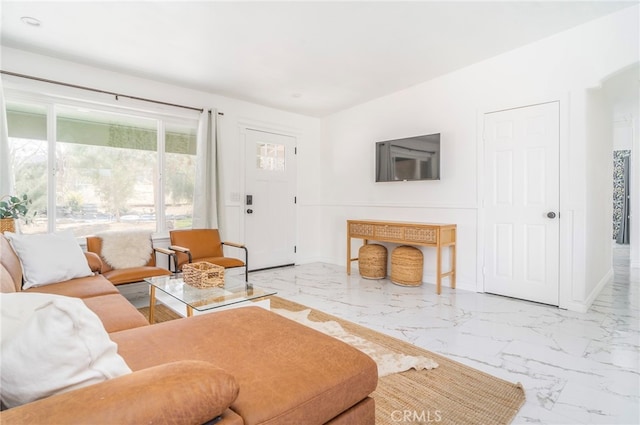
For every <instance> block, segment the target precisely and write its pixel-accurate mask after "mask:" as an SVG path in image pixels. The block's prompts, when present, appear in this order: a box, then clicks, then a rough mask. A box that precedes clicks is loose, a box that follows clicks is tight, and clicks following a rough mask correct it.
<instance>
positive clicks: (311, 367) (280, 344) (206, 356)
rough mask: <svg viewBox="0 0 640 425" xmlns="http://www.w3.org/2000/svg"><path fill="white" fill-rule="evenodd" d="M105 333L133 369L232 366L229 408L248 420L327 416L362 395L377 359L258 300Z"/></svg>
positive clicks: (373, 379) (369, 388)
mask: <svg viewBox="0 0 640 425" xmlns="http://www.w3.org/2000/svg"><path fill="white" fill-rule="evenodd" d="M110 336H111V339H112V340H113V341H115V342H116V343H117V344H118V352H119V353H120V355H121V356H122V357H123V358H124V359H125V361H126V362H127V364H128V365H129V366H130V367H131V369H132V370H134V371H135V370H140V369H145V368H147V367H151V366H155V365H159V364H163V363H168V362H172V361H176V360H204V361H209V362H211V363H213V364H214V365H216V366H218V367H220V368H222V369H224V370H227V371H229V372H230V373H233V375H234V376H235V378H236V380H237V382H238V385H239V387H240V393H239V395H238V398H237V399H236V401H235V402H234V403H233V404H232V405H231V408H232V409H233V410H234V411H235V412H236V413H238V414H239V415H240V416H242V418H243V420H244V423H245V424H246V425H251V424H260V423H292V424H303V423H325V422H327V421H329V420H330V419H331V418H334V417H335V416H337V415H339V414H340V413H341V412H344V411H345V410H347V409H349V408H351V407H352V406H354V405H356V404H357V403H359V402H360V401H361V400H363V399H365V398H366V397H367V396H368V395H369V394H370V393H371V392H373V390H374V389H375V387H376V384H377V382H378V379H377V378H378V372H377V366H376V364H375V362H374V361H373V360H372V359H371V358H370V357H368V356H367V355H365V354H364V353H362V352H360V351H358V350H356V349H355V348H353V347H351V346H349V345H347V344H345V343H343V342H341V341H339V340H337V339H334V338H331V337H329V336H327V335H324V334H321V333H320V332H317V331H315V330H313V329H310V328H307V327H306V326H303V325H300V324H298V323H295V322H293V321H291V320H288V319H285V318H283V317H281V316H279V315H277V314H275V313H272V312H270V311H266V310H264V309H262V308H258V307H244V308H238V309H234V310H227V311H221V312H216V313H211V314H204V315H199V316H193V317H189V318H185V319H180V320H173V321H169V322H163V323H158V324H155V325H153V326H146V327H143V328H136V329H130V330H126V331H122V332H115V333H112V334H111V335H110ZM149 353H153V355H149Z"/></svg>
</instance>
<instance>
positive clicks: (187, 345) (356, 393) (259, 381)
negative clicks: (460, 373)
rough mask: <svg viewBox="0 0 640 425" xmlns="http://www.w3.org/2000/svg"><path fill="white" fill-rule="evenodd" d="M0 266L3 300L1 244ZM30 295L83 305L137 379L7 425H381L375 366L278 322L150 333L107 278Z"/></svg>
mask: <svg viewBox="0 0 640 425" xmlns="http://www.w3.org/2000/svg"><path fill="white" fill-rule="evenodd" d="M86 256H87V259H88V261H89V264H90V265H92V263H93V265H92V268H93V269H95V268H96V265H95V263H96V260H97V257H95V256H93V255H92V254H91V253H86ZM0 265H1V266H0V278H1V281H2V292H13V291H20V284H21V280H22V274H21V268H20V263H19V260H18V258H17V257H16V255H15V253H14V252H13V250H12V249H11V245H10V244H9V243H8V241H7V240H6V239H5V238H4V237H3V236H1V235H0ZM28 291H31V292H47V293H52V294H60V295H67V296H72V297H78V298H81V299H82V300H83V301H84V303H85V304H86V305H87V306H88V307H89V308H90V309H91V310H93V311H94V312H95V313H96V314H97V315H98V317H99V318H100V320H101V321H102V323H103V325H104V327H105V329H106V330H107V332H108V333H109V337H110V339H111V340H112V341H114V342H115V343H116V344H117V345H118V353H119V354H120V355H121V356H122V358H123V359H124V360H125V362H126V363H127V365H128V366H129V367H130V368H131V370H132V373H131V374H127V375H123V376H120V377H117V378H113V379H111V380H108V381H105V382H102V383H99V384H94V385H91V386H88V387H84V388H81V389H77V390H73V391H70V392H66V393H62V394H58V395H54V396H50V397H48V398H44V399H40V400H38V401H34V402H31V403H28V404H25V405H22V406H19V407H14V408H12V409H8V410H5V411H3V412H1V413H0V423H2V424H43V423H55V424H66V423H77V424H87V423H91V424H116V423H117V424H129V423H130V424H140V423H157V424H168V423H172V424H203V423H211V424H213V423H216V424H246V425H249V424H274V425H275V424H296V425H297V424H305V425H312V424H324V423H330V424H374V423H375V419H374V402H373V399H371V398H370V397H369V394H370V393H371V392H373V390H374V389H375V387H376V384H377V368H376V365H375V363H374V362H373V360H371V358H369V357H368V356H366V355H364V354H363V353H361V352H360V351H358V350H356V349H354V348H352V347H350V346H348V345H346V344H344V343H342V342H340V341H338V340H336V339H333V338H331V337H328V336H325V335H323V334H321V333H318V332H316V331H314V330H312V329H309V328H307V327H305V326H302V325H299V324H297V323H295V322H292V321H290V320H287V319H285V318H282V317H280V316H279V315H277V314H275V313H272V312H269V311H266V310H264V309H261V308H257V307H245V308H239V309H234V310H227V311H221V312H217V313H212V314H208V315H202V316H195V317H191V318H185V319H179V320H174V321H169V322H164V323H159V324H155V325H152V326H151V325H148V323H147V322H146V320H145V318H144V316H142V315H141V314H140V313H139V312H138V311H137V310H136V308H135V307H134V306H133V305H131V304H130V303H129V302H128V301H127V300H126V299H125V298H124V297H122V296H121V295H120V294H119V293H118V291H117V290H116V289H115V287H114V286H113V285H112V284H111V283H110V282H109V281H108V280H107V279H105V278H104V277H103V276H101V275H95V276H91V277H86V278H80V279H73V280H70V281H66V282H60V283H55V284H52V285H47V286H44V287H40V288H31V289H29V290H28Z"/></svg>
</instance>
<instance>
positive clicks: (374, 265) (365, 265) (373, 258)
mask: <svg viewBox="0 0 640 425" xmlns="http://www.w3.org/2000/svg"><path fill="white" fill-rule="evenodd" d="M358 270H359V271H360V276H362V277H364V278H366V279H384V278H385V277H387V248H385V247H384V246H382V245H378V244H366V245H362V246H361V247H360V249H359V250H358Z"/></svg>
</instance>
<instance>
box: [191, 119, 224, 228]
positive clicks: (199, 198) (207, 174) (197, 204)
mask: <svg viewBox="0 0 640 425" xmlns="http://www.w3.org/2000/svg"><path fill="white" fill-rule="evenodd" d="M217 117H218V112H217V111H216V110H215V109H213V110H204V111H203V112H202V114H201V116H200V124H199V126H198V141H197V145H198V148H197V162H196V179H195V186H194V190H193V228H194V229H202V228H210V229H216V228H218V222H219V221H222V220H221V218H220V217H219V212H220V211H222V210H223V208H222V204H221V203H220V204H219V202H218V200H219V199H218V198H219V196H218V193H219V192H221V191H220V190H219V188H220V187H221V186H220V184H221V182H220V181H219V178H218V177H219V171H218V160H217V158H218V126H217Z"/></svg>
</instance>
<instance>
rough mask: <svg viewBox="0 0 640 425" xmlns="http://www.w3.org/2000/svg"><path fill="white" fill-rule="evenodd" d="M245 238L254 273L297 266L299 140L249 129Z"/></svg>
mask: <svg viewBox="0 0 640 425" xmlns="http://www.w3.org/2000/svg"><path fill="white" fill-rule="evenodd" d="M245 152H246V153H245V155H246V176H245V190H246V194H245V195H248V196H251V201H250V204H249V202H248V199H247V196H245V239H246V241H247V242H246V244H247V247H248V248H249V250H250V251H249V253H250V256H251V258H250V261H249V268H250V270H256V269H262V268H266V267H276V266H281V265H286V264H293V263H295V240H296V234H295V230H296V207H295V187H296V160H295V139H294V138H293V137H290V136H284V135H280V134H273V133H266V132H262V131H256V130H249V129H248V130H247V133H246V150H245Z"/></svg>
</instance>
